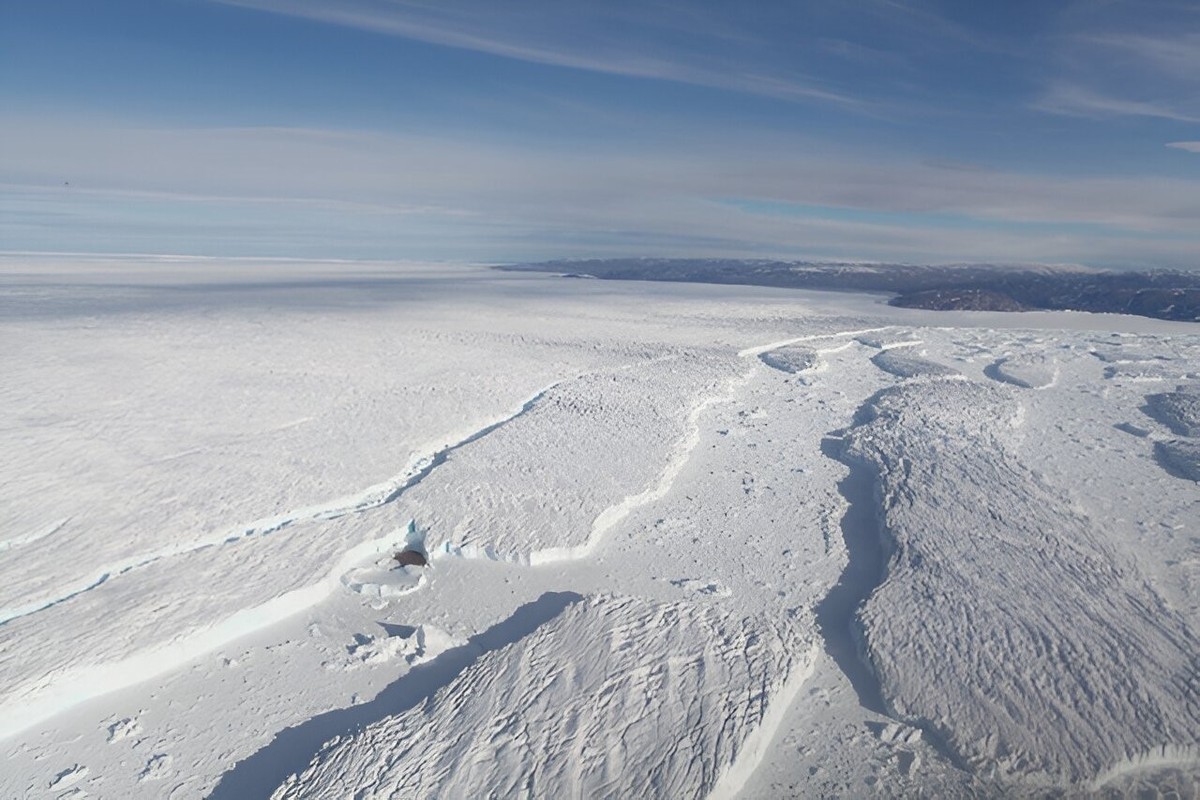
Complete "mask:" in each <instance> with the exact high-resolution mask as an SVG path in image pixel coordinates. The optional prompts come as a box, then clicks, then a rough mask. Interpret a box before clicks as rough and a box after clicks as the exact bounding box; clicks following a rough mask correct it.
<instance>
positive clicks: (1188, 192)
mask: <svg viewBox="0 0 1200 800" xmlns="http://www.w3.org/2000/svg"><path fill="white" fill-rule="evenodd" d="M1198 223H1200V0H1138V1H1137V2H1133V1H1132V0H1086V1H1084V0H1080V1H1079V2H1054V0H1038V1H1034V0H1006V1H1005V2H990V3H984V2H961V0H946V1H945V2H938V1H936V0H816V1H815V2H802V1H800V0H791V1H790V2H787V1H777V0H756V2H747V3H732V2H726V1H725V0H717V1H713V2H707V1H705V2H701V1H700V0H696V1H694V2H683V1H682V0H671V1H670V2H655V1H654V0H640V2H627V1H626V0H605V2H574V1H573V0H508V1H506V2H498V1H497V0H105V1H104V2H97V1H96V0H6V2H4V3H2V4H0V251H9V252H12V251H18V252H20V251H38V252H45V251H49V252H97V253H114V252H118V253H171V254H187V255H210V256H285V257H286V256H294V257H311V258H349V259H355V258H370V259H417V260H439V261H475V262H506V261H523V260H540V259H550V258H564V257H568V258H575V257H579V258H583V257H610V256H679V257H705V256H711V257H728V256H737V257H751V258H788V259H814V260H846V261H857V260H864V261H891V262H907V263H953V262H966V261H969V262H1004V263H1025V262H1039V263H1072V264H1088V265H1094V266H1101V267H1116V268H1141V267H1172V268H1186V269H1193V268H1200V224H1198Z"/></svg>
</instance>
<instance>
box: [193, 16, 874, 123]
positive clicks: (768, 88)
mask: <svg viewBox="0 0 1200 800" xmlns="http://www.w3.org/2000/svg"><path fill="white" fill-rule="evenodd" d="M216 1H217V2H221V3H224V4H226V5H234V6H239V7H243V8H249V9H255V10H258V11H266V12H271V13H276V14H284V15H290V16H297V17H303V18H306V19H311V20H315V21H320V22H326V23H330V24H335V25H342V26H347V27H352V28H359V29H363V30H368V31H373V32H376V33H381V34H388V35H393V36H400V37H404V38H409V39H415V40H418V41H423V42H429V43H432V44H438V45H443V46H447V47H454V48H460V49H464V50H472V51H476V52H481V53H488V54H491V55H497V56H503V57H505V58H512V59H517V60H520V61H528V62H532V63H536V64H546V65H552V66H558V67H568V68H571V69H580V70H587V71H591V72H600V73H606V74H611V75H621V76H626V77H634V78H647V79H652V80H664V81H673V82H677V83H685V84H692V85H696V86H706V87H710V88H716V89H725V90H730V91H735V92H744V93H748V94H755V95H760V96H764V97H771V98H775V99H780V100H788V101H818V102H823V103H833V104H838V105H842V106H847V107H854V106H858V105H860V104H861V103H862V100H861V99H860V98H856V97H853V96H851V95H850V94H848V93H845V92H842V91H839V90H838V89H836V88H835V87H831V86H829V85H827V84H825V83H823V82H821V81H819V80H817V79H815V78H812V77H810V76H806V75H802V74H798V73H797V72H796V71H795V70H780V69H778V68H776V67H774V66H773V65H772V64H770V63H769V62H766V61H762V60H760V59H758V58H756V57H755V56H754V53H755V52H756V47H757V45H759V44H760V42H759V41H758V39H757V37H755V36H754V35H753V33H751V32H750V31H747V30H739V28H738V26H737V25H736V16H733V17H731V16H730V15H725V16H723V17H721V18H719V19H708V18H705V17H704V16H703V15H701V14H700V13H699V12H697V11H696V10H695V9H692V10H691V11H690V12H689V11H688V10H687V9H683V8H677V7H672V6H669V5H664V4H661V3H657V4H656V3H645V4H633V5H629V4H619V3H603V4H594V5H581V4H562V3H543V2H535V3H526V4H523V5H520V6H519V7H514V6H513V5H512V4H508V3H505V4H497V3H491V2H486V3H484V2H478V3H475V2H467V3H457V4H430V3H424V2H410V1H409V0H390V1H389V0H352V1H351V2H341V3H327V2H319V1H318V0H216ZM667 42H673V44H671V45H668V44H666V43H667Z"/></svg>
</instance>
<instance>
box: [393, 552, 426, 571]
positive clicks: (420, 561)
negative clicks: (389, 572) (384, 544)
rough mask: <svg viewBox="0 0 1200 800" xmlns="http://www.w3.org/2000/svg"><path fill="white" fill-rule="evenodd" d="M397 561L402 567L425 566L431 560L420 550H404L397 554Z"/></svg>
mask: <svg viewBox="0 0 1200 800" xmlns="http://www.w3.org/2000/svg"><path fill="white" fill-rule="evenodd" d="M395 559H396V562H397V563H399V564H400V566H402V567H423V566H425V565H426V564H428V563H429V562H428V561H426V560H425V555H424V554H423V553H421V552H420V551H418V550H402V551H400V552H399V553H396V555H395Z"/></svg>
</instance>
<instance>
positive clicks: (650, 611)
mask: <svg viewBox="0 0 1200 800" xmlns="http://www.w3.org/2000/svg"><path fill="white" fill-rule="evenodd" d="M797 639H798V636H797V632H796V631H795V630H793V629H792V628H791V627H790V624H789V623H788V622H787V621H783V620H772V619H768V618H765V617H761V616H754V617H746V618H744V619H728V618H724V616H723V614H722V613H721V612H720V611H719V610H717V609H715V608H713V607H712V606H707V605H701V606H695V605H690V604H687V603H670V604H656V603H651V602H647V601H643V600H638V599H633V598H628V597H610V596H598V597H593V598H591V599H590V600H588V601H586V602H578V603H574V604H572V605H570V606H569V607H567V608H566V609H565V610H564V611H563V612H562V613H561V614H559V615H558V616H557V617H555V618H554V619H553V620H551V621H549V622H547V623H545V624H543V625H542V626H540V627H538V628H537V629H536V630H534V631H533V632H532V633H530V634H529V635H527V636H525V637H524V638H522V639H520V640H517V641H515V642H513V643H512V644H509V645H507V646H506V647H504V648H502V649H498V650H495V651H492V652H489V653H487V654H486V655H484V656H483V657H481V658H480V659H479V660H477V661H476V662H474V663H473V664H471V665H470V666H469V667H467V668H466V669H465V670H463V671H462V672H461V673H459V674H457V675H456V676H455V677H454V679H453V680H452V681H450V682H449V683H448V684H446V685H445V686H444V687H442V688H441V689H440V690H439V691H438V692H437V693H436V694H435V695H434V696H432V697H431V698H429V699H428V700H427V701H426V702H425V703H424V704H422V705H421V706H418V707H415V708H411V709H408V710H405V711H403V712H401V713H398V714H395V715H392V716H389V717H386V718H384V719H382V720H379V721H378V722H374V723H372V724H370V725H368V726H366V727H365V728H363V729H362V730H361V731H359V732H357V733H354V734H352V735H350V736H343V737H341V738H339V739H335V740H334V741H331V742H330V743H329V745H328V746H327V747H325V748H324V749H323V750H322V751H321V752H320V753H319V754H318V755H317V756H316V757H315V758H314V759H313V760H312V762H311V764H310V765H309V766H308V768H307V769H306V770H305V771H304V772H303V774H301V775H299V776H297V777H293V778H291V779H289V780H287V781H286V782H285V783H284V784H283V785H282V786H280V787H279V789H278V790H277V791H276V792H275V794H274V795H273V798H275V800H286V799H287V798H299V797H305V798H326V797H328V798H334V797H345V796H346V795H347V794H348V793H350V792H357V793H358V794H357V795H356V796H363V797H514V796H540V797H616V796H660V797H696V796H700V795H704V794H707V793H709V792H711V791H713V790H714V789H717V788H721V789H722V794H721V796H726V795H725V794H724V793H723V792H724V791H726V790H733V791H736V789H737V788H738V785H739V782H740V781H741V780H742V779H743V778H744V776H745V775H747V774H748V771H749V770H751V769H752V768H753V766H754V764H755V763H756V758H757V757H758V756H759V755H761V752H760V749H761V741H760V740H759V739H760V738H761V739H763V740H769V737H770V735H771V733H772V732H773V730H774V728H773V725H776V724H778V717H779V716H781V714H782V709H780V710H779V711H776V708H777V707H786V700H787V697H786V696H787V695H788V694H789V693H791V694H794V693H795V692H796V691H797V689H798V688H799V685H800V683H801V682H802V681H803V679H804V678H805V677H807V673H808V671H809V670H810V669H811V668H812V661H813V655H814V654H813V651H812V650H811V649H810V648H805V647H801V648H797V647H796V646H795V645H796V642H797ZM797 653H798V655H797ZM664 654H667V655H668V657H666V658H664V657H663V656H664ZM718 720H719V721H720V722H717V721H718ZM755 731H757V732H758V733H759V737H758V738H756V737H755V736H754V733H753V732H755Z"/></svg>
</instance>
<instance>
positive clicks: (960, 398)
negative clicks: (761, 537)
mask: <svg viewBox="0 0 1200 800" xmlns="http://www.w3.org/2000/svg"><path fill="white" fill-rule="evenodd" d="M861 418H862V419H863V422H862V423H861V424H860V425H858V426H856V427H855V428H853V429H852V430H851V432H850V433H849V434H848V437H847V440H846V444H845V449H844V450H843V458H845V459H846V460H847V461H848V462H849V463H850V464H851V465H853V466H854V467H855V468H856V469H858V470H860V471H861V473H862V474H863V476H864V479H869V480H873V481H876V482H877V487H876V491H875V496H876V498H877V499H876V502H877V503H878V504H879V508H878V514H879V519H880V524H881V530H880V536H881V537H882V538H883V540H884V543H885V546H886V549H887V551H888V559H887V568H886V574H885V577H884V580H883V582H882V583H881V585H880V586H879V588H878V589H877V590H876V591H875V592H874V593H873V594H872V595H871V598H870V600H869V601H868V602H867V603H866V605H865V606H864V608H863V610H862V612H861V625H862V631H863V634H862V635H863V639H864V644H865V647H866V652H867V656H868V658H869V659H870V663H871V666H872V668H873V670H874V672H875V674H876V675H877V677H878V679H879V681H880V685H881V688H882V691H883V695H884V698H885V701H886V702H887V704H888V707H889V708H890V709H891V710H892V712H893V713H895V714H896V715H897V716H898V717H900V718H902V719H905V720H908V721H910V722H913V723H914V724H917V725H919V726H921V727H922V728H925V729H926V730H928V731H929V732H931V733H933V734H934V735H935V736H936V737H938V738H939V739H941V740H943V741H945V743H946V744H947V745H948V747H949V748H950V749H951V750H952V751H953V752H954V753H955V754H956V755H957V756H958V757H959V758H960V759H961V760H962V762H963V763H965V764H968V765H971V767H973V768H975V769H978V770H984V771H986V770H987V769H989V768H992V767H996V768H999V770H1000V771H1001V773H1002V774H1004V775H1007V776H1011V777H1013V778H1022V779H1030V780H1032V781H1034V782H1038V783H1040V782H1046V783H1056V782H1062V781H1067V782H1075V781H1080V780H1087V779H1091V778H1094V777H1095V776H1096V775H1098V774H1099V773H1100V772H1102V771H1103V770H1106V769H1110V768H1112V767H1113V766H1115V765H1117V764H1119V763H1120V762H1122V761H1124V760H1126V759H1128V758H1131V757H1134V756H1136V755H1137V754H1139V753H1143V752H1148V751H1150V750H1152V749H1154V748H1159V747H1163V746H1168V747H1175V748H1192V747H1195V746H1197V745H1198V744H1200V728H1198V727H1197V726H1196V724H1195V723H1196V721H1197V720H1198V719H1200V672H1198V671H1197V667H1198V666H1200V638H1197V636H1196V634H1195V632H1194V631H1193V630H1191V629H1190V628H1189V626H1188V625H1187V624H1186V622H1185V621H1184V620H1183V619H1181V618H1180V617H1179V615H1178V614H1177V613H1175V612H1174V611H1172V610H1171V608H1170V607H1169V606H1167V605H1166V604H1165V603H1164V602H1163V600H1162V598H1161V597H1159V596H1157V595H1156V594H1155V593H1154V592H1153V591H1152V590H1151V589H1150V588H1149V587H1148V581H1147V579H1146V576H1144V575H1141V574H1139V573H1138V571H1137V570H1136V568H1135V567H1133V565H1131V564H1129V563H1127V562H1126V560H1125V559H1124V558H1122V557H1121V556H1120V554H1119V553H1117V552H1114V550H1113V548H1112V546H1111V545H1109V544H1108V543H1107V542H1106V541H1105V539H1104V537H1103V536H1102V535H1101V534H1099V533H1098V532H1097V528H1099V527H1100V526H1101V525H1102V524H1103V522H1102V521H1099V520H1092V519H1089V518H1088V517H1087V516H1085V515H1084V514H1082V513H1080V511H1079V510H1078V509H1077V508H1076V507H1075V506H1074V504H1073V503H1072V502H1071V500H1070V499H1069V498H1068V497H1067V495H1066V494H1065V493H1064V492H1063V491H1062V490H1060V489H1056V488H1055V487H1053V486H1051V485H1048V484H1047V483H1046V482H1045V481H1044V480H1043V479H1041V478H1039V477H1038V476H1037V475H1036V474H1035V473H1033V472H1032V471H1031V470H1029V469H1028V468H1026V467H1024V466H1023V465H1022V464H1021V463H1020V461H1019V460H1018V459H1017V458H1015V457H1014V456H1013V454H1012V451H1011V447H1010V445H1009V444H1008V442H1007V439H1008V438H1009V435H1010V434H1009V429H1011V427H1012V426H1014V425H1016V424H1017V423H1018V422H1019V420H1020V414H1019V406H1018V404H1017V403H1016V401H1015V400H1014V398H1012V397H1010V396H1009V395H1007V394H1006V393H1003V392H1001V391H998V390H996V389H993V388H990V387H987V386H981V385H977V384H974V383H967V382H938V383H924V384H913V385H908V386H904V387H898V388H896V389H888V390H885V391H883V392H882V393H880V394H879V395H877V396H876V397H874V398H873V399H872V400H871V401H870V402H868V403H867V404H866V405H865V406H864V407H863V409H862V412H861ZM921 609H936V610H937V612H936V613H935V614H932V615H931V614H929V613H922V611H921Z"/></svg>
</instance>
